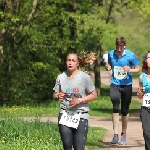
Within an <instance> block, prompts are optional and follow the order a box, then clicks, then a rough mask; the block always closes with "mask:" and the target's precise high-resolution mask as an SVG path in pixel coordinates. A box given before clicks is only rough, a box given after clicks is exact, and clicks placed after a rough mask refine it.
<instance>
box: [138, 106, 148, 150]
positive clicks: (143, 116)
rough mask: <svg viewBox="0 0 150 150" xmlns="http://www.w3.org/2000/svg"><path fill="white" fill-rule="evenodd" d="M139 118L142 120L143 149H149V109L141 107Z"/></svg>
mask: <svg viewBox="0 0 150 150" xmlns="http://www.w3.org/2000/svg"><path fill="white" fill-rule="evenodd" d="M140 118H141V121H142V128H143V136H144V140H145V150H150V109H147V108H144V107H142V109H141V111H140Z"/></svg>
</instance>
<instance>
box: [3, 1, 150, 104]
mask: <svg viewBox="0 0 150 150" xmlns="http://www.w3.org/2000/svg"><path fill="white" fill-rule="evenodd" d="M149 16H150V1H149V0H107V1H106V0H86V1H82V0H72V1H70V0H1V1H0V105H1V106H4V105H7V106H8V105H9V106H11V105H26V104H34V103H36V104H38V103H45V102H49V101H51V100H52V93H53V87H54V84H55V79H56V77H57V75H58V74H60V73H61V72H62V71H64V70H65V69H66V68H65V58H66V55H67V54H68V52H70V51H74V52H77V53H80V52H81V51H83V50H84V51H86V52H90V51H93V52H95V53H96V54H97V60H96V62H95V63H94V66H93V72H94V74H95V79H94V80H95V86H96V90H97V92H98V94H99V95H100V94H101V93H100V90H101V80H100V79H101V77H100V71H101V70H100V62H101V61H102V54H103V53H104V52H105V51H106V50H111V49H115V39H116V37H118V36H124V37H125V38H126V39H127V48H128V49H130V50H132V51H133V52H135V54H136V55H137V56H138V58H139V59H140V62H142V56H143V55H144V54H145V53H146V52H147V51H148V50H150V49H149V40H148V39H149V38H148V37H150V32H149V28H150V22H149V18H150V17H149Z"/></svg>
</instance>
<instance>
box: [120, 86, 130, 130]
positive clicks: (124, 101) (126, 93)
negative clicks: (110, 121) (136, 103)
mask: <svg viewBox="0 0 150 150" xmlns="http://www.w3.org/2000/svg"><path fill="white" fill-rule="evenodd" d="M131 98H132V85H127V86H123V87H122V88H121V114H122V132H123V133H126V130H127V123H128V119H129V114H128V110H129V106H130V103H131Z"/></svg>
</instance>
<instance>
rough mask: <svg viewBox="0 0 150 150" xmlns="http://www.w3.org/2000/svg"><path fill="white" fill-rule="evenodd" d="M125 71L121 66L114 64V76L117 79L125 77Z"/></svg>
mask: <svg viewBox="0 0 150 150" xmlns="http://www.w3.org/2000/svg"><path fill="white" fill-rule="evenodd" d="M126 76H127V72H125V71H124V69H123V67H119V66H114V77H115V78H117V79H125V78H126Z"/></svg>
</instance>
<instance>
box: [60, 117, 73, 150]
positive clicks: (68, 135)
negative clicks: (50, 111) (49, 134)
mask: <svg viewBox="0 0 150 150" xmlns="http://www.w3.org/2000/svg"><path fill="white" fill-rule="evenodd" d="M61 115H62V114H59V117H58V121H59V120H60V118H61ZM58 127H59V133H60V137H61V140H62V143H63V148H64V150H71V149H72V145H73V133H72V128H69V127H66V126H64V125H61V124H58Z"/></svg>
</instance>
